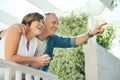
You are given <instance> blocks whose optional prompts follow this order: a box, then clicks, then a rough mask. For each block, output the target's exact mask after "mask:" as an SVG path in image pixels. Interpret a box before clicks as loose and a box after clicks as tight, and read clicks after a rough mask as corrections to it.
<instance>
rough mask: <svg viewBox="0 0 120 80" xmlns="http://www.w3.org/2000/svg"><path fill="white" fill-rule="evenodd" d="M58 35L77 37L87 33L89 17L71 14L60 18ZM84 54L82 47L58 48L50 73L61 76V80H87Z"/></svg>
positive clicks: (55, 51) (81, 14) (83, 14)
mask: <svg viewBox="0 0 120 80" xmlns="http://www.w3.org/2000/svg"><path fill="white" fill-rule="evenodd" d="M59 23H60V25H59V26H60V29H59V30H58V31H57V34H58V35H62V36H67V37H68V36H76V35H80V34H83V33H85V32H86V31H87V15H86V14H85V13H80V14H79V15H76V14H74V13H71V14H70V15H67V16H61V17H60V21H59ZM84 66H85V63H84V53H83V52H82V45H81V46H79V47H77V48H65V49H61V48H59V49H58V48H56V49H55V50H54V58H53V60H52V62H51V64H50V69H49V71H50V72H52V73H55V74H57V75H58V76H59V80H85V72H84Z"/></svg>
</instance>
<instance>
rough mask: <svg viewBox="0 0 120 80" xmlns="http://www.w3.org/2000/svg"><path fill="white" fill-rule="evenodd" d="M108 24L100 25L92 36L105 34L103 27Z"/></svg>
mask: <svg viewBox="0 0 120 80" xmlns="http://www.w3.org/2000/svg"><path fill="white" fill-rule="evenodd" d="M106 24H107V23H103V24H100V25H99V26H98V27H96V28H95V29H93V30H92V31H90V32H89V34H90V35H93V36H94V35H97V34H102V33H103V32H104V29H103V26H104V25H106Z"/></svg>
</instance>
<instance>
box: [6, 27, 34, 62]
mask: <svg viewBox="0 0 120 80" xmlns="http://www.w3.org/2000/svg"><path fill="white" fill-rule="evenodd" d="M14 26H16V25H13V26H12V27H11V28H9V29H8V30H7V31H6V32H5V33H4V35H5V38H6V39H5V58H6V59H7V60H10V61H13V62H16V63H20V64H31V63H34V62H36V57H25V56H20V55H17V51H18V46H19V42H20V38H21V35H22V34H21V33H20V32H19V31H18V29H17V28H15V27H14Z"/></svg>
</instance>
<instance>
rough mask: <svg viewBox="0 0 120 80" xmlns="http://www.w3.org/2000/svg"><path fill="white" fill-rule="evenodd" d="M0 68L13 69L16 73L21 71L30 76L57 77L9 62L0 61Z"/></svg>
mask: <svg viewBox="0 0 120 80" xmlns="http://www.w3.org/2000/svg"><path fill="white" fill-rule="evenodd" d="M0 67H4V68H11V69H14V70H16V71H21V72H23V73H29V74H31V75H38V76H42V77H53V78H57V75H54V74H51V73H48V72H44V71H41V70H37V69H34V68H31V67H28V66H24V65H20V64H17V63H14V62H11V61H7V60H3V59H0Z"/></svg>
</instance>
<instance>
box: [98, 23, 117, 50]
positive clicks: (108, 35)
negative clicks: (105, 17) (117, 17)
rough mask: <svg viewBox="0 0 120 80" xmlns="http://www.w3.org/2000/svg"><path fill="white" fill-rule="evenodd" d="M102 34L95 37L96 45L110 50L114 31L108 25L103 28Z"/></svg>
mask: <svg viewBox="0 0 120 80" xmlns="http://www.w3.org/2000/svg"><path fill="white" fill-rule="evenodd" d="M104 30H105V31H104V33H103V34H101V35H97V43H98V44H99V45H101V46H103V47H104V48H106V49H107V50H109V49H110V47H111V43H112V41H113V39H114V38H115V30H114V28H113V26H112V25H108V26H106V27H105V28H104Z"/></svg>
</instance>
